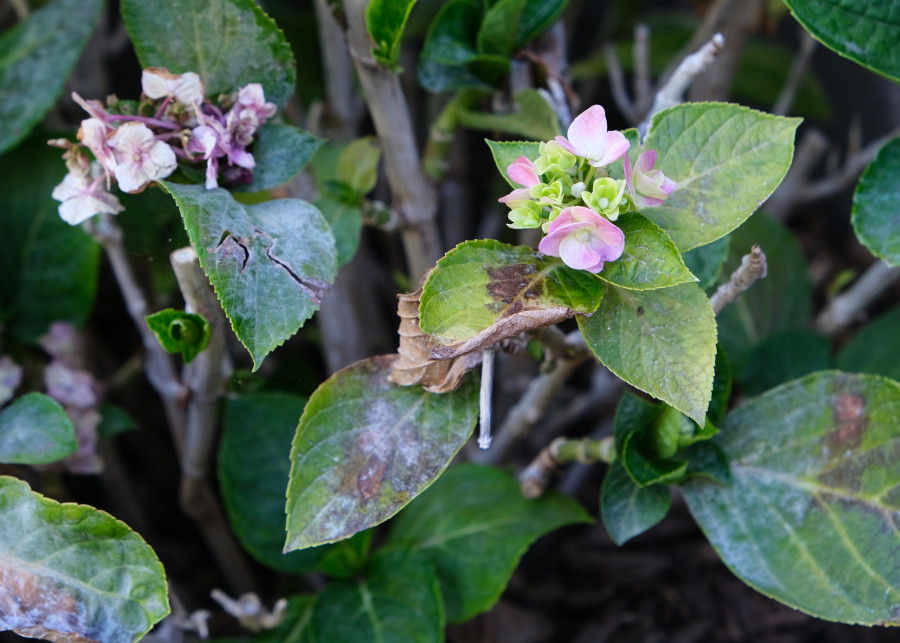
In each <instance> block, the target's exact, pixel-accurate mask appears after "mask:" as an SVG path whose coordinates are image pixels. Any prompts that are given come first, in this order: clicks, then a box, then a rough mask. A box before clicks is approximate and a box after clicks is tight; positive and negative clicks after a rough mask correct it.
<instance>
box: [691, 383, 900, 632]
mask: <svg viewBox="0 0 900 643" xmlns="http://www.w3.org/2000/svg"><path fill="white" fill-rule="evenodd" d="M898 415H900V385H898V384H897V383H896V382H893V381H891V380H888V379H884V378H881V377H878V376H874V375H850V374H846V373H840V372H836V371H827V372H820V373H814V374H812V375H809V376H807V377H805V378H803V379H800V380H795V381H793V382H791V383H789V384H785V385H783V386H780V387H778V388H776V389H774V390H772V391H769V392H768V393H766V394H764V395H762V396H761V397H758V398H756V399H754V400H751V401H750V402H748V403H746V404H744V405H743V406H741V407H740V408H738V409H737V410H736V411H734V412H733V413H731V414H730V415H729V416H728V417H727V418H726V419H725V422H724V424H723V426H722V433H721V434H720V435H719V437H718V438H716V440H715V442H716V443H717V444H718V445H719V446H720V447H722V449H723V450H724V452H725V454H726V455H727V457H728V458H729V460H730V462H731V471H732V475H733V476H734V484H732V485H731V486H727V487H726V486H721V485H719V484H716V483H713V482H709V481H704V480H701V479H693V480H691V481H689V482H688V483H687V484H685V486H684V492H685V498H686V499H687V502H688V506H689V507H690V510H691V513H693V515H694V517H695V518H696V519H697V521H698V522H699V523H700V526H701V528H702V529H703V531H704V533H705V534H706V536H707V537H708V538H709V539H710V541H711V542H712V544H713V546H714V547H715V548H716V551H717V552H718V553H719V555H720V556H721V557H722V559H723V560H724V561H725V563H726V564H727V565H728V566H729V567H730V568H731V569H732V571H734V572H735V573H736V574H737V575H738V576H739V577H740V578H741V579H742V580H743V581H744V582H746V583H748V584H749V585H751V586H752V587H754V588H755V589H757V590H758V591H760V592H762V593H763V594H765V595H766V596H769V597H771V598H774V599H776V600H778V601H781V602H783V603H786V604H787V605H790V606H791V607H793V608H795V609H799V610H801V611H804V612H806V613H808V614H812V615H814V616H817V617H819V618H825V619H828V620H832V621H840V622H843V623H856V624H862V625H886V624H892V623H896V622H897V614H898V613H900V589H898V588H900V568H898V567H897V565H895V564H894V560H895V558H896V555H897V551H898V549H900V537H898V532H897V524H898V521H900V496H898V494H897V484H898V480H900V431H898V425H897V417H898Z"/></svg>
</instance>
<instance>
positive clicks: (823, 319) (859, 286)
mask: <svg viewBox="0 0 900 643" xmlns="http://www.w3.org/2000/svg"><path fill="white" fill-rule="evenodd" d="M898 278H900V266H895V267H893V268H891V267H889V266H888V265H887V264H886V263H884V262H883V261H877V262H875V263H873V264H872V265H871V266H870V267H869V269H868V270H866V272H865V273H864V274H863V276H862V277H860V278H859V279H857V280H856V283H854V284H853V285H852V286H851V287H850V288H849V289H848V290H847V292H845V293H842V294H840V295H838V296H836V297H835V298H834V299H832V300H831V302H830V303H829V304H828V306H827V307H826V308H825V310H823V311H822V312H821V313H819V316H818V317H817V318H816V321H815V324H814V325H815V328H816V330H818V331H819V332H822V333H825V334H826V335H834V334H835V333H836V332H838V331H839V330H841V329H842V328H844V327H845V326H847V325H849V324H850V323H852V322H853V321H854V320H855V319H856V318H857V317H858V316H859V314H860V313H861V312H862V310H863V309H864V308H865V307H866V306H868V305H869V303H871V302H872V300H873V299H875V298H876V297H877V296H878V295H880V294H881V293H882V292H884V290H886V289H887V288H888V287H889V286H890V285H891V284H893V283H894V282H895V281H897V279H898Z"/></svg>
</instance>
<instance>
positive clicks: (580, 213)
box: [538, 205, 625, 273]
mask: <svg viewBox="0 0 900 643" xmlns="http://www.w3.org/2000/svg"><path fill="white" fill-rule="evenodd" d="M624 249H625V235H624V234H623V233H622V231H621V230H620V229H619V228H617V227H616V226H614V225H613V224H612V223H610V222H609V221H607V220H606V219H604V218H603V217H602V216H600V215H599V214H597V213H596V212H594V211H593V210H591V209H590V208H585V207H583V206H580V205H578V206H574V207H571V208H566V209H565V210H563V211H562V212H560V213H559V216H557V217H556V218H555V219H554V220H553V221H552V222H551V223H550V227H549V229H548V230H547V236H546V237H544V238H543V239H541V243H540V245H538V250H540V251H541V252H543V253H544V254H545V255H550V256H552V257H560V258H561V259H562V260H563V262H564V263H565V264H566V265H567V266H569V267H570V268H575V269H576V270H587V271H588V272H593V273H598V272H600V271H601V270H603V263H604V262H605V261H615V260H616V259H618V258H619V257H621V256H622V252H623V251H624Z"/></svg>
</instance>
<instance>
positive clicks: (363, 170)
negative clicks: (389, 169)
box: [335, 136, 381, 196]
mask: <svg viewBox="0 0 900 643" xmlns="http://www.w3.org/2000/svg"><path fill="white" fill-rule="evenodd" d="M380 159H381V150H380V149H379V148H378V142H377V141H376V140H375V137H374V136H364V137H362V138H358V139H356V140H354V141H351V142H350V143H348V144H347V145H346V146H345V147H344V149H343V151H342V152H341V155H340V156H339V157H338V160H337V167H336V168H335V170H336V171H335V177H336V178H337V180H338V181H340V182H341V183H343V184H345V185H348V186H350V188H352V189H353V191H354V192H356V193H357V194H358V195H359V196H364V195H366V194H368V193H369V192H371V191H372V189H373V188H374V187H375V182H376V181H377V180H378V161H379V160H380Z"/></svg>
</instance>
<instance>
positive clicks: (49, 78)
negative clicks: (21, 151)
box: [0, 0, 103, 170]
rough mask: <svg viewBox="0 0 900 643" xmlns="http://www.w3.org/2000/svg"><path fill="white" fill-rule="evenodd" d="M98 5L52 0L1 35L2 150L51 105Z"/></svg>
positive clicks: (95, 0)
mask: <svg viewBox="0 0 900 643" xmlns="http://www.w3.org/2000/svg"><path fill="white" fill-rule="evenodd" d="M102 8H103V2H102V1H101V0H56V1H55V2H51V3H49V4H47V5H46V6H45V7H43V8H42V9H40V10H39V11H35V12H34V13H33V14H31V16H29V17H28V18H27V19H26V20H24V21H23V22H20V23H19V24H18V25H16V26H15V27H13V28H12V29H10V30H8V31H7V32H5V33H4V34H3V35H2V36H0V153H2V152H5V151H6V150H8V149H9V148H11V147H13V146H14V145H15V144H16V143H18V142H19V141H21V140H22V139H23V138H25V137H26V136H27V135H28V133H29V132H30V131H31V129H32V128H33V127H34V126H35V125H37V124H38V122H40V120H41V118H43V116H44V114H46V113H47V111H48V110H49V109H50V108H51V107H53V103H54V102H55V101H56V99H57V97H58V96H59V95H60V93H61V92H62V90H63V87H64V86H65V83H66V80H67V79H68V78H69V74H70V73H71V71H72V68H73V67H74V66H75V62H76V61H77V60H78V56H79V54H80V53H81V49H82V48H83V47H84V44H85V42H87V39H88V36H90V35H91V32H92V31H93V30H94V26H95V25H96V24H97V19H98V18H99V17H100V10H101V9H102ZM74 15H77V16H78V20H73V19H72V16H74ZM31 169H32V170H33V169H34V168H31Z"/></svg>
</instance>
